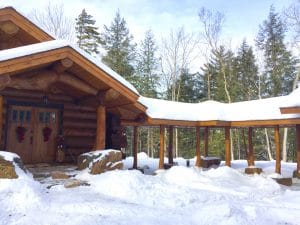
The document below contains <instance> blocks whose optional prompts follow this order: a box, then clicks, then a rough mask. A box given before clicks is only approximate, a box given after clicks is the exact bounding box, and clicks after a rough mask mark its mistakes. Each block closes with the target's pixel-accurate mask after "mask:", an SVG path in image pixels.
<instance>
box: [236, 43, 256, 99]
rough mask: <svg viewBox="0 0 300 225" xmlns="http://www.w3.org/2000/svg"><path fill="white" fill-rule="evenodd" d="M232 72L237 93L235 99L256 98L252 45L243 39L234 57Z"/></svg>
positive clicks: (254, 63)
mask: <svg viewBox="0 0 300 225" xmlns="http://www.w3.org/2000/svg"><path fill="white" fill-rule="evenodd" d="M234 73H235V74H236V80H235V85H236V87H237V90H236V91H237V95H236V99H235V101H248V100H253V99H257V98H258V85H259V84H258V81H259V77H258V67H257V65H256V60H255V56H254V54H253V50H252V47H250V46H249V45H248V44H247V42H246V40H244V41H243V42H242V44H241V46H240V48H239V50H238V52H237V56H236V57H235V58H234Z"/></svg>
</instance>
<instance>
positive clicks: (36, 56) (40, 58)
mask: <svg viewBox="0 0 300 225" xmlns="http://www.w3.org/2000/svg"><path fill="white" fill-rule="evenodd" d="M123 126H133V127H134V135H133V137H134V138H133V139H134V140H133V142H134V144H133V148H134V149H133V152H134V162H133V167H134V168H137V166H138V162H137V152H138V144H137V142H138V128H139V127H140V126H159V127H160V153H159V157H160V161H159V168H163V164H164V153H165V149H164V147H165V130H166V128H168V130H169V132H168V133H169V138H168V139H169V142H168V145H169V146H168V156H169V163H171V164H172V163H173V154H172V152H173V146H172V143H173V141H172V140H173V129H174V127H192V128H195V130H196V150H195V155H196V157H197V160H196V166H201V160H200V158H201V151H200V141H201V140H200V130H201V129H203V130H204V134H205V135H204V143H205V145H204V146H205V147H204V154H203V155H204V156H207V154H208V136H209V129H212V128H223V129H224V130H225V140H224V151H225V165H227V166H230V161H231V157H230V155H231V149H230V146H231V144H230V129H231V128H248V148H249V149H248V152H249V155H248V162H249V166H254V153H253V152H254V151H253V145H252V134H253V129H255V128H262V127H263V128H264V127H268V128H270V127H271V128H274V131H275V136H274V138H275V143H276V168H275V171H276V172H277V173H280V161H281V149H280V133H279V128H280V127H296V134H297V135H296V140H295V141H296V143H297V145H296V146H297V147H296V148H297V171H296V172H297V173H298V175H300V91H299V90H296V91H295V92H294V93H292V94H291V95H288V96H282V97H277V98H270V99H263V100H256V101H247V102H240V103H230V104H224V103H218V102H213V101H207V102H203V103H197V104H189V103H178V102H170V101H164V100H159V99H150V98H145V97H143V96H140V95H139V93H138V91H137V90H136V89H135V88H134V87H133V86H132V85H131V84H130V83H129V82H127V81H126V80H124V78H122V76H121V75H119V74H117V73H115V72H114V71H113V70H111V69H110V68H108V67H107V66H106V65H104V64H103V63H101V60H100V59H97V58H94V57H92V56H90V55H88V54H87V53H85V52H83V51H82V50H80V49H78V48H77V47H76V46H73V45H71V44H69V43H68V42H65V41H59V40H55V38H54V37H53V36H51V35H49V34H48V33H47V32H45V31H43V30H42V29H41V28H39V27H38V26H37V25H35V24H34V23H32V22H31V21H30V20H29V19H27V18H26V17H24V16H23V15H22V14H20V13H19V12H17V11H16V10H15V9H14V8H12V7H6V8H2V9H0V149H3V150H6V151H12V152H15V153H17V154H18V155H20V156H21V158H22V160H23V161H24V163H40V162H48V163H51V162H54V161H56V160H57V153H58V150H59V149H60V148H61V147H63V149H64V154H65V157H64V159H63V161H72V160H74V161H76V157H77V156H78V155H79V154H81V153H84V152H87V151H90V150H95V149H105V148H115V149H119V148H120V143H116V142H115V141H114V140H116V139H120V138H121V137H118V134H119V133H120V132H119V131H120V130H122V129H123V128H122V127H123ZM59 161H62V160H59Z"/></svg>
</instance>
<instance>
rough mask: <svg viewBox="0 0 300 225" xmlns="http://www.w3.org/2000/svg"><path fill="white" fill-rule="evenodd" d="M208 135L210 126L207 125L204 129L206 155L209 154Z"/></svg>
mask: <svg viewBox="0 0 300 225" xmlns="http://www.w3.org/2000/svg"><path fill="white" fill-rule="evenodd" d="M208 136H209V128H208V127H205V130H204V157H207V156H208Z"/></svg>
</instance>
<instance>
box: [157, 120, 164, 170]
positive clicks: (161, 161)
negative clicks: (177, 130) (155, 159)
mask: <svg viewBox="0 0 300 225" xmlns="http://www.w3.org/2000/svg"><path fill="white" fill-rule="evenodd" d="M159 143H160V144H159V166H158V168H159V169H163V168H164V151H165V149H164V148H165V126H163V125H160V137H159Z"/></svg>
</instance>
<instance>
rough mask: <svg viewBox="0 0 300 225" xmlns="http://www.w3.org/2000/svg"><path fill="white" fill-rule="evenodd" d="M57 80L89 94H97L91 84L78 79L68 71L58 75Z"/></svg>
mask: <svg viewBox="0 0 300 225" xmlns="http://www.w3.org/2000/svg"><path fill="white" fill-rule="evenodd" d="M58 82H60V83H63V84H66V85H68V86H70V87H73V88H75V89H77V90H79V91H82V92H84V93H86V94H89V95H97V93H98V90H97V89H96V88H94V87H92V86H91V85H89V84H87V83H86V82H85V81H82V80H80V79H79V78H77V77H76V76H74V75H71V74H68V73H62V74H60V75H59V78H58Z"/></svg>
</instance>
